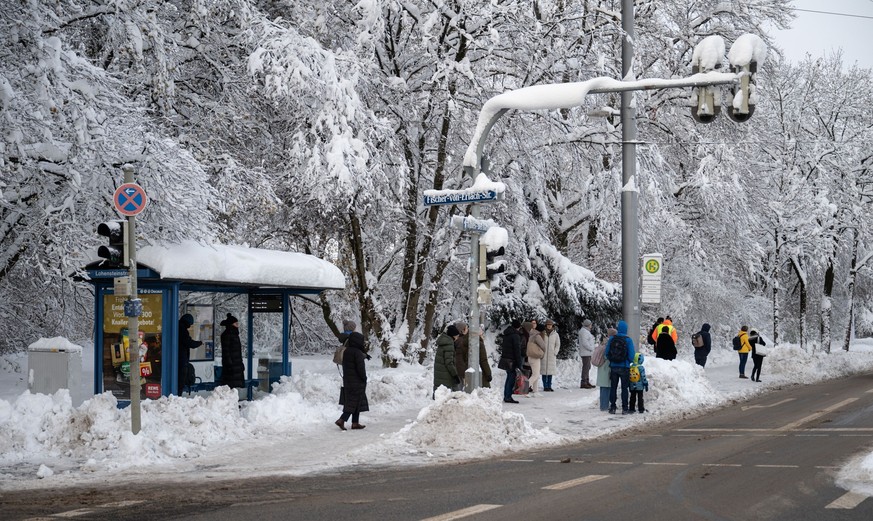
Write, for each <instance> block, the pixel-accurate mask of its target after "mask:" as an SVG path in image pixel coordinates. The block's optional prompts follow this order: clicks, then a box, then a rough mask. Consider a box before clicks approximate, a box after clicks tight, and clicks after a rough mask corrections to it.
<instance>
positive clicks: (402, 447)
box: [0, 344, 873, 490]
mask: <svg viewBox="0 0 873 521" xmlns="http://www.w3.org/2000/svg"><path fill="white" fill-rule="evenodd" d="M853 349H856V351H853V352H851V353H844V352H835V353H833V354H831V355H823V354H815V355H813V354H809V353H806V352H803V351H801V350H799V349H797V348H793V347H779V348H777V349H773V350H772V354H771V355H770V356H768V357H767V358H766V360H765V362H764V367H763V375H762V380H764V382H762V383H756V382H752V381H751V380H746V379H739V378H738V377H737V372H738V371H737V362H736V354H735V353H733V352H731V351H727V350H725V351H722V352H717V353H715V356H713V357H712V358H711V362H710V363H709V364H708V366H707V368H706V369H705V370H704V369H702V368H700V367H698V366H696V365H694V364H693V363H691V362H690V361H686V360H682V359H680V360H677V361H674V362H666V361H663V360H657V359H654V358H648V357H647V360H646V364H645V367H646V372H647V376H648V378H649V387H650V392H648V393H647V394H646V409H647V411H648V412H647V413H645V414H634V415H627V416H622V415H609V414H606V413H604V412H601V411H600V410H599V389H579V385H578V382H579V372H580V367H581V364H580V363H579V362H577V361H572V360H567V361H561V362H560V363H559V374H557V375H555V377H554V379H555V385H554V387H555V392H554V393H539V394H538V395H537V396H533V397H521V398H519V401H520V402H521V403H519V404H518V405H515V404H504V403H503V402H502V384H503V378H504V374H505V373H503V372H502V371H495V381H494V382H493V384H494V385H495V387H493V388H491V389H482V390H479V391H477V392H475V393H473V394H466V393H449V392H447V391H446V392H440V393H437V399H436V400H432V399H431V397H430V395H431V382H432V369H431V368H429V367H420V366H403V367H400V368H397V369H382V368H381V367H379V365H378V364H377V362H376V361H375V360H374V361H372V362H370V364H369V365H368V372H369V384H368V390H367V394H368V397H369V401H370V409H371V410H370V411H369V412H367V413H364V414H362V416H361V423H363V424H365V425H366V426H367V427H366V429H363V430H357V431H351V430H349V431H340V430H339V429H338V428H337V427H336V425H334V424H333V422H334V420H336V418H337V417H338V416H339V414H340V407H339V406H338V405H336V399H337V397H338V391H339V377H338V375H337V371H336V367H335V366H334V365H333V364H332V363H331V362H330V360H329V358H328V357H327V356H322V357H311V358H295V359H294V376H292V377H291V378H290V379H288V380H286V381H283V382H282V383H280V384H277V385H276V386H275V388H274V390H273V392H272V393H271V394H269V395H264V396H262V397H261V398H260V399H258V400H256V401H253V402H238V401H237V394H236V392H235V391H232V390H229V389H227V388H219V389H217V390H216V391H215V392H213V393H211V394H209V395H206V396H197V397H192V398H188V397H185V398H178V397H170V398H163V399H161V400H157V401H146V402H144V403H143V420H142V425H143V427H142V431H141V432H140V433H139V434H138V435H136V436H134V435H132V434H131V433H130V432H129V431H130V417H129V412H128V411H127V410H119V409H117V408H116V406H115V402H114V399H113V398H112V397H111V396H109V395H107V394H104V395H100V396H96V397H93V398H92V399H90V400H88V401H86V402H85V403H84V404H83V405H81V406H80V407H78V408H75V407H73V406H72V405H71V404H70V401H69V395H68V393H67V392H66V391H61V392H59V393H56V394H55V395H53V396H45V395H31V394H29V393H27V392H23V389H19V390H18V391H17V393H18V394H20V396H18V397H17V398H8V400H9V401H6V400H0V454H2V456H0V489H7V490H8V489H26V488H36V487H40V488H42V487H57V486H71V485H85V484H88V483H93V482H106V481H110V480H111V481H112V482H113V483H118V482H124V481H127V480H137V479H140V478H141V473H142V471H143V469H146V468H147V469H148V473H149V476H150V479H152V480H155V479H160V480H168V481H174V480H180V481H181V480H185V481H189V480H190V479H191V474H198V475H199V476H200V477H209V478H213V479H239V478H241V477H246V476H261V475H269V474H283V475H305V474H309V473H314V472H325V471H340V470H342V469H343V468H346V467H348V466H353V467H356V468H361V467H366V466H377V465H378V466H386V465H387V466H391V465H396V466H401V465H428V464H440V463H447V462H455V461H462V460H468V459H475V458H483V457H491V456H494V455H504V454H505V452H506V451H507V450H527V449H534V448H537V447H547V446H557V445H560V444H565V443H572V442H578V441H582V440H587V439H592V438H596V437H599V436H602V435H604V434H608V433H615V432H619V431H622V430H625V429H631V428H637V427H640V426H642V425H645V424H655V423H660V422H666V421H671V420H675V419H678V418H682V417H683V416H685V415H687V414H689V413H691V414H697V413H699V412H702V411H704V410H706V409H712V408H715V407H719V406H721V405H724V404H728V403H731V402H732V401H736V400H742V399H745V398H748V397H751V396H754V395H757V394H760V393H763V392H766V390H767V389H771V388H773V387H774V386H781V385H786V384H794V383H812V382H814V381H819V380H823V379H828V378H838V377H840V376H843V375H846V374H852V373H858V372H864V371H870V370H873V345H870V344H865V345H861V344H859V345H857V346H853ZM680 358H681V357H680ZM788 367H790V369H787V368H788ZM750 372H751V363H749V366H748V368H747V374H748V373H750ZM593 374H594V372H593V371H592V376H593ZM8 381H11V380H9V379H7V378H4V379H0V385H4V386H5V385H6V384H7V382H8ZM592 381H593V380H592ZM3 396H4V397H5V396H9V392H8V389H5V390H4V394H3ZM13 396H15V393H13Z"/></svg>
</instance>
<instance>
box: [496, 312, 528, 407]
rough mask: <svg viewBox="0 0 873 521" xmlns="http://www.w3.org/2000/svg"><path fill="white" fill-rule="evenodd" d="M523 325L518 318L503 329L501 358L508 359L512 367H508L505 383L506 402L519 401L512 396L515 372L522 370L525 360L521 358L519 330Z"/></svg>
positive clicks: (504, 399)
mask: <svg viewBox="0 0 873 521" xmlns="http://www.w3.org/2000/svg"><path fill="white" fill-rule="evenodd" d="M520 327H521V322H520V321H519V320H518V319H515V320H513V321H512V323H511V324H510V325H509V326H508V327H507V328H506V329H505V330H504V331H503V345H502V346H501V350H502V352H501V354H500V358H501V359H504V358H505V359H507V360H508V361H509V362H510V365H511V367H512V368H511V369H506V382H505V383H504V384H503V401H504V402H505V403H518V401H517V400H515V399H513V398H512V391H513V390H514V389H515V374H516V371H519V370H521V364H522V362H523V360H522V358H521V334H520V333H519V332H518V330H519V328H520Z"/></svg>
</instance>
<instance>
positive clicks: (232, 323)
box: [220, 313, 246, 388]
mask: <svg viewBox="0 0 873 521" xmlns="http://www.w3.org/2000/svg"><path fill="white" fill-rule="evenodd" d="M220 325H221V326H222V327H224V331H223V332H222V333H221V385H226V386H228V387H231V388H240V387H245V385H246V384H245V370H244V368H243V359H242V342H240V339H239V319H238V318H236V317H235V316H233V315H232V314H230V313H228V314H227V318H226V319H224V320H222V321H221V324H220Z"/></svg>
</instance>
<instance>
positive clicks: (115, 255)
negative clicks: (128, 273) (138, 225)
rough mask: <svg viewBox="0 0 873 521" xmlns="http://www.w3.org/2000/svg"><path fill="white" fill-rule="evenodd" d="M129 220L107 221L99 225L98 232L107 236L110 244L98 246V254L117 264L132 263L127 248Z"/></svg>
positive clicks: (126, 264)
mask: <svg viewBox="0 0 873 521" xmlns="http://www.w3.org/2000/svg"><path fill="white" fill-rule="evenodd" d="M127 233H128V231H127V221H124V220H117V221H106V222H102V223H100V224H98V225H97V234H98V235H102V236H103V237H107V238H108V239H109V244H104V245H102V246H100V247H99V248H97V256H98V257H101V258H104V259H106V260H108V261H109V262H110V263H111V264H115V265H117V266H128V265H129V264H130V253H129V252H128V249H127V239H128V235H127Z"/></svg>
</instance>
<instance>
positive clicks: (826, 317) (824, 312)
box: [821, 236, 837, 353]
mask: <svg viewBox="0 0 873 521" xmlns="http://www.w3.org/2000/svg"><path fill="white" fill-rule="evenodd" d="M833 246H834V247H833V250H831V254H830V255H828V261H827V262H828V267H827V269H825V277H824V296H823V297H822V300H821V345H822V347H823V348H824V350H825V353H830V352H831V317H832V313H831V311H832V308H833V301H832V297H833V293H834V257H835V256H836V251H837V237H836V236H834V245H833Z"/></svg>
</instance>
